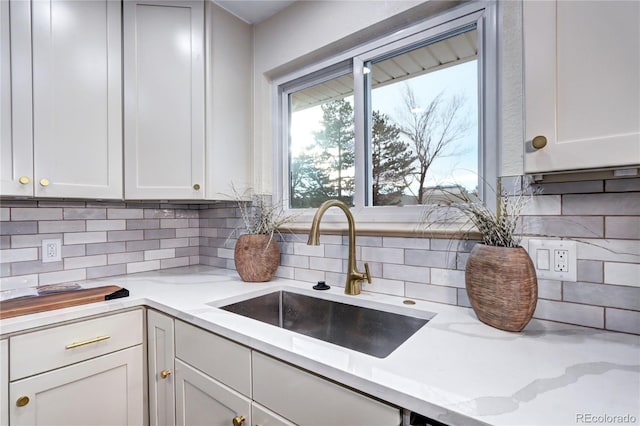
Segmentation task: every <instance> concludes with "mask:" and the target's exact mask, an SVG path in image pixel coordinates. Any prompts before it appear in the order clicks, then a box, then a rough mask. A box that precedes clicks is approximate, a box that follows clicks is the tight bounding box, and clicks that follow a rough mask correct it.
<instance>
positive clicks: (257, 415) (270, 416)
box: [251, 402, 295, 426]
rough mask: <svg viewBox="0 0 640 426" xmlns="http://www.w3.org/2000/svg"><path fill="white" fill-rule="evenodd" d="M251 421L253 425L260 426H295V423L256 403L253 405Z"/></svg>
mask: <svg viewBox="0 0 640 426" xmlns="http://www.w3.org/2000/svg"><path fill="white" fill-rule="evenodd" d="M251 420H252V424H255V425H259V426H295V423H291V422H290V421H289V420H287V419H285V418H284V417H280V416H279V415H277V414H276V413H274V412H272V411H270V410H268V409H266V408H265V407H263V406H262V405H260V404H257V403H255V402H254V403H252V404H251Z"/></svg>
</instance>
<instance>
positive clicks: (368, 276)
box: [364, 262, 371, 284]
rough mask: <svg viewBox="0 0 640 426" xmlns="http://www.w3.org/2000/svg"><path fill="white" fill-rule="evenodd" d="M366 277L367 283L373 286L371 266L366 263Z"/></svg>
mask: <svg viewBox="0 0 640 426" xmlns="http://www.w3.org/2000/svg"><path fill="white" fill-rule="evenodd" d="M364 275H365V278H366V279H367V282H368V283H369V284H371V272H369V264H368V263H367V262H365V263H364Z"/></svg>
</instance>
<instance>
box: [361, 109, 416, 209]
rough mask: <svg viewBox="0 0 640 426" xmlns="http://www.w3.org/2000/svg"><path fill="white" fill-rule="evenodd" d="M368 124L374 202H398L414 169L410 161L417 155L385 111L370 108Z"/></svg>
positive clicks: (387, 203) (377, 204)
mask: <svg viewBox="0 0 640 426" xmlns="http://www.w3.org/2000/svg"><path fill="white" fill-rule="evenodd" d="M372 118H373V125H372V127H371V136H372V137H371V150H372V152H371V160H372V178H373V179H372V181H373V182H372V185H373V188H372V189H373V191H372V192H373V205H374V206H383V205H394V204H398V203H400V201H401V199H402V193H403V192H404V190H405V188H407V186H408V179H407V178H408V177H409V176H411V175H412V173H414V167H413V166H412V163H413V162H414V160H415V159H416V156H415V155H414V154H413V152H412V151H411V150H410V149H409V144H407V143H406V142H403V141H402V140H401V138H400V129H399V128H398V127H397V126H396V125H394V124H393V123H391V122H390V120H389V117H388V116H387V115H386V114H381V113H380V112H378V111H373V117H372Z"/></svg>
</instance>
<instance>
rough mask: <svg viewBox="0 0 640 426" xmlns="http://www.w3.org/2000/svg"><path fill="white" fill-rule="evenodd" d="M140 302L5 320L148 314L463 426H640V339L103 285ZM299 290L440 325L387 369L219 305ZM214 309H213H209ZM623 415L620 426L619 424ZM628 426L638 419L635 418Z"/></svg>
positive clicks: (179, 274) (387, 361)
mask: <svg viewBox="0 0 640 426" xmlns="http://www.w3.org/2000/svg"><path fill="white" fill-rule="evenodd" d="M106 284H115V285H120V286H122V287H126V288H127V289H129V291H130V296H129V297H127V298H124V299H118V300H113V301H109V302H99V303H93V304H88V305H81V306H77V307H71V308H65V309H60V310H56V311H49V312H43V313H37V314H32V315H25V316H21V317H15V318H9V319H4V320H1V321H0V333H1V334H2V337H7V336H9V335H11V334H13V333H19V332H22V331H24V330H28V329H31V328H35V327H42V326H47V325H51V324H55V323H59V322H64V321H69V320H74V319H78V318H82V317H85V316H89V315H99V314H104V313H108V312H113V311H116V310H120V309H123V308H129V307H134V306H141V305H146V306H149V307H151V308H154V309H158V310H160V311H163V312H165V313H167V314H170V315H173V316H175V317H177V318H179V319H182V320H184V321H187V322H190V323H192V324H194V325H197V326H200V327H203V328H205V329H207V330H210V331H212V332H214V333H217V334H220V335H222V336H225V337H227V338H229V339H232V340H234V341H236V342H238V343H241V344H244V345H247V346H250V347H251V348H254V349H256V350H259V351H262V352H264V353H267V354H269V355H272V356H274V357H277V358H280V359H282V360H285V361H288V362H291V363H293V364H295V365H298V366H300V367H303V368H306V369H308V370H311V371H314V372H316V373H318V374H320V375H323V376H325V377H328V378H330V379H332V380H335V381H338V382H340V383H344V384H345V385H347V386H351V387H353V388H356V389H360V390H361V391H363V392H365V393H368V394H370V395H373V396H375V397H378V398H380V399H383V400H386V401H389V402H391V403H393V404H396V405H398V406H401V407H404V408H408V409H410V410H412V411H416V412H418V413H421V414H423V415H425V416H428V417H431V418H433V419H436V420H439V421H441V422H443V423H446V424H452V425H472V424H492V425H509V426H512V425H554V426H555V425H576V424H584V423H586V424H588V423H594V424H595V423H597V424H639V422H640V402H639V401H640V336H633V335H627V334H622V333H613V332H608V331H602V330H595V329H589V328H584V327H577V326H570V325H564V324H558V323H552V322H547V321H537V320H534V321H532V322H531V323H530V324H529V325H528V326H527V327H526V329H525V330H524V331H523V332H521V333H509V332H504V331H500V330H496V329H494V328H491V327H489V326H487V325H484V324H482V323H481V322H479V321H478V320H477V319H476V317H475V315H474V314H473V312H472V311H471V310H470V309H465V308H460V307H455V306H449V305H443V304H438V303H429V302H422V301H417V303H416V305H414V306H413V307H410V308H407V307H406V306H405V305H403V304H402V301H403V300H404V299H403V298H399V297H394V296H385V295H380V294H374V293H367V292H366V287H365V291H363V293H362V294H360V295H359V296H345V295H344V294H343V289H342V288H339V287H335V288H332V289H331V290H328V291H327V292H317V291H313V290H311V285H310V284H309V283H301V282H296V281H291V280H284V279H276V280H274V281H271V282H269V283H244V282H242V281H241V280H240V279H239V278H238V276H237V274H236V273H235V271H230V270H225V269H216V268H211V267H206V266H195V267H189V268H176V269H166V270H161V271H155V272H148V273H143V274H134V275H128V276H122V277H110V278H108V279H101V280H95V281H91V282H86V283H83V286H84V287H90V286H99V285H106ZM280 288H291V289H294V291H298V292H313V294H314V295H317V296H318V297H326V298H334V299H338V300H341V301H345V302H347V303H353V304H358V305H362V306H369V307H377V306H378V305H380V306H386V308H384V309H385V310H389V311H392V312H398V313H403V312H409V311H408V310H411V309H416V310H419V311H428V312H432V313H435V314H436V315H435V317H434V318H433V319H431V320H430V321H429V323H428V324H426V325H425V326H424V327H422V328H421V329H420V330H418V332H417V333H416V334H414V335H413V336H412V337H411V338H409V340H407V341H406V342H405V343H404V344H402V345H401V346H400V347H399V348H398V349H396V350H395V351H394V352H392V353H391V354H390V355H389V356H388V357H386V358H384V359H379V358H375V357H372V356H369V355H365V354H362V353H359V352H356V351H353V350H349V349H345V348H342V347H339V346H336V345H333V344H329V343H325V342H322V341H319V340H316V339H313V338H310V337H306V336H303V335H300V334H297V333H294V332H290V331H287V330H283V329H280V328H277V327H274V326H271V325H267V324H263V323H261V322H258V321H255V320H252V319H249V318H245V317H241V316H238V315H236V314H232V313H229V312H226V311H223V310H220V309H218V308H216V307H214V306H220V305H222V304H226V303H231V302H235V301H238V300H243V299H245V298H247V296H248V295H252V294H253V293H256V292H258V293H266V292H268V291H269V290H273V289H280ZM209 303H210V304H211V305H209ZM618 416H619V417H618ZM625 416H626V417H625Z"/></svg>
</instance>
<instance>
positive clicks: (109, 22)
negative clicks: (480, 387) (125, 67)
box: [32, 0, 122, 198]
mask: <svg viewBox="0 0 640 426" xmlns="http://www.w3.org/2000/svg"><path fill="white" fill-rule="evenodd" d="M32 10H33V16H32V22H33V27H32V34H33V40H32V43H33V140H34V159H33V161H34V170H35V176H34V180H35V182H34V187H35V191H34V192H35V195H36V196H40V197H85V198H122V95H121V93H122V71H121V69H122V68H121V55H122V49H121V4H120V2H116V1H109V0H96V1H73V0H34V1H33V4H32Z"/></svg>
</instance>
